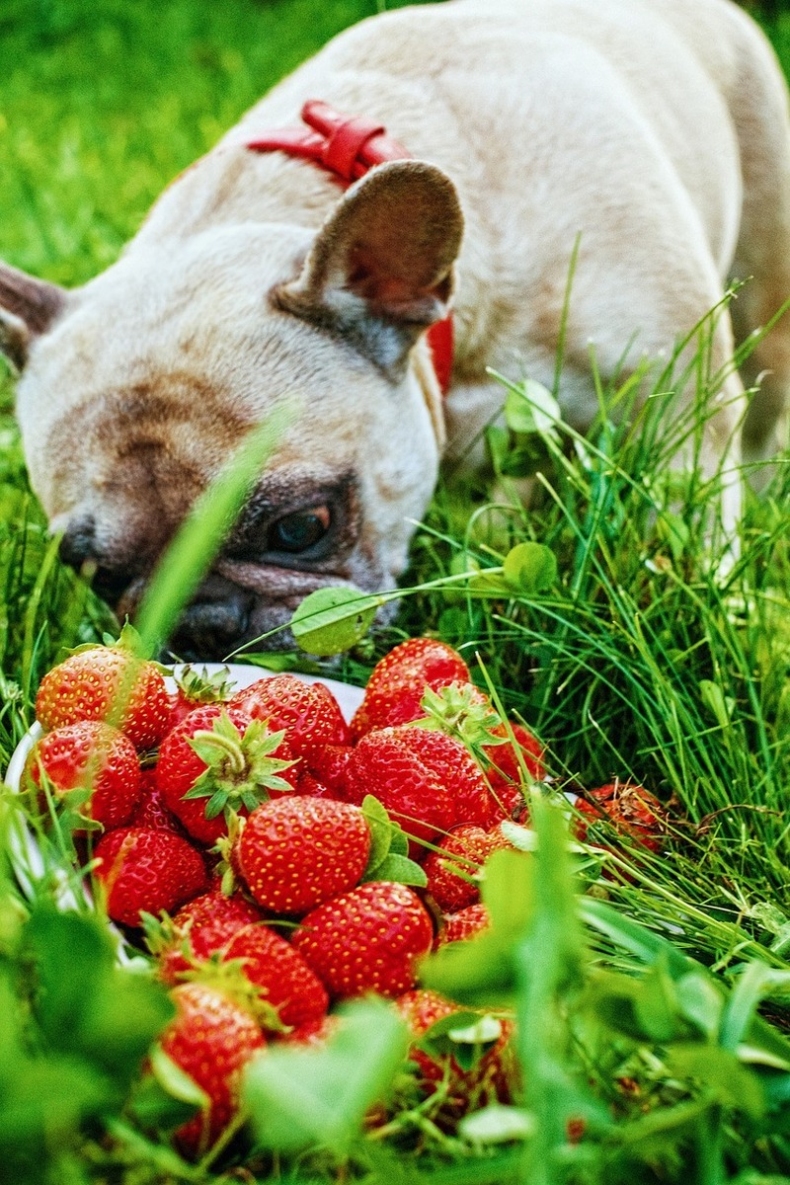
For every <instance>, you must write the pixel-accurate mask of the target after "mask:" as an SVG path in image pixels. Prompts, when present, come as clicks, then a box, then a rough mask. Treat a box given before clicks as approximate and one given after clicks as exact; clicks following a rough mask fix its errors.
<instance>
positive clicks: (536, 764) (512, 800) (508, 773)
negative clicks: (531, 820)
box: [482, 723, 546, 822]
mask: <svg viewBox="0 0 790 1185" xmlns="http://www.w3.org/2000/svg"><path fill="white" fill-rule="evenodd" d="M511 732H512V735H513V739H514V740H515V742H516V745H517V746H518V752H517V751H516V745H514V744H513V741H512V740H510V739H509V738H510V733H511ZM492 733H493V735H494V736H501V737H507V738H508V739H507V741H506V743H505V744H503V745H484V746H483V750H482V751H483V755H484V756H485V758H486V760H487V762H490V765H488V766H487V768H486V777H487V778H488V784H489V786H490V787H491V791H492V793H493V795H494V798H495V800H496V803H497V810H496V813H497V815H499V816H501V817H502V818H506V819H512V818H516V819H518V820H519V821H520V822H523V821H524V819H525V816H526V809H527V808H526V803H525V801H524V794H523V792H522V786H523V785H524V783H525V781H526V779H525V778H524V774H523V771H522V763H523V765H524V767H525V768H526V769H527V771H528V773H529V774H530V776H531V777H532V778H534V779H535V781H536V782H542V781H543V779H544V778H545V777H546V766H545V764H544V761H543V755H544V753H545V749H544V748H543V745H541V743H540V741H539V740H538V738H537V737H536V736H534V735H533V734H532V733H531V732H530V731H529V729H528V728H525V727H524V725H523V724H518V723H511V724H509V725H508V726H505V725H504V724H500V725H499V726H498V727H496V728H494V729H492Z"/></svg>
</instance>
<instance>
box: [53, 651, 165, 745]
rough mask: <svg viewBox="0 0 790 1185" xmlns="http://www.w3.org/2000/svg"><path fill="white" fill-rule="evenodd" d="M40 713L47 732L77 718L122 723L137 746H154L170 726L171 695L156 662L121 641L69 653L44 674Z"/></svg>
mask: <svg viewBox="0 0 790 1185" xmlns="http://www.w3.org/2000/svg"><path fill="white" fill-rule="evenodd" d="M119 697H122V698H123V699H124V700H125V703H123V704H122V703H121V702H120V698H119ZM116 701H118V702H116ZM36 716H37V718H38V720H39V721H40V723H41V726H42V728H44V730H45V731H47V732H49V731H50V730H51V729H53V728H60V727H61V726H62V725H64V724H76V722H77V721H78V720H103V721H107V722H109V723H110V724H113V725H115V724H117V726H118V727H119V728H120V729H121V731H122V732H124V733H125V734H126V736H128V738H129V740H130V741H131V742H132V744H133V745H134V746H135V748H136V749H138V750H143V749H150V748H152V747H153V746H154V745H156V744H158V742H159V741H160V740H161V738H162V736H163V735H164V732H165V729H166V728H167V721H168V718H169V716H170V696H169V695H168V692H167V687H166V686H165V681H164V678H163V676H162V674H161V672H160V671H159V669H158V667H156V665H155V664H154V663H151V662H144V661H142V660H141V659H138V658H136V657H135V656H134V654H133V653H132V652H131V651H130V650H129V649H128V648H125V647H123V646H122V645H118V646H94V647H91V648H90V649H88V650H79V651H77V653H76V654H72V655H70V656H69V657H68V658H67V659H66V660H65V661H64V662H62V663H60V664H59V665H58V666H56V667H53V668H52V670H51V671H49V673H48V674H46V675H45V676H44V678H43V679H42V680H41V686H40V687H39V689H38V695H37V696H36Z"/></svg>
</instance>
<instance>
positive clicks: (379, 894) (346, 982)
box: [292, 881, 433, 999]
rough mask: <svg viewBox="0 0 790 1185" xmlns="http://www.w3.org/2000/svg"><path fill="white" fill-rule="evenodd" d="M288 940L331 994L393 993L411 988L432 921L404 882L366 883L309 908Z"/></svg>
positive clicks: (429, 937)
mask: <svg viewBox="0 0 790 1185" xmlns="http://www.w3.org/2000/svg"><path fill="white" fill-rule="evenodd" d="M292 942H293V945H294V947H295V948H296V949H297V950H298V951H299V953H300V954H301V955H303V956H304V958H305V959H306V960H307V962H308V963H309V964H310V966H311V967H312V969H313V971H315V973H316V975H317V976H318V978H319V979H320V980H321V982H322V983H323V984H324V985H325V987H326V988H327V990H328V992H329V994H330V995H331V996H334V997H338V998H341V999H346V998H349V997H353V996H361V995H364V994H365V993H366V992H379V993H380V994H381V995H383V996H399V995H401V993H402V992H405V991H408V990H409V989H410V988H412V987H414V984H415V982H416V974H417V964H418V962H419V960H420V959H421V958H422V957H423V956H424V955H426V954H427V953H428V951H429V950H430V949H431V943H432V942H433V923H432V921H431V919H430V916H429V915H428V912H427V910H426V909H425V907H424V905H423V904H422V902H421V901H420V899H419V897H418V896H417V894H416V893H415V892H414V891H413V890H412V889H410V888H408V886H406V885H400V884H395V883H394V882H392V881H370V882H368V883H367V884H364V885H359V886H358V887H357V888H356V889H352V890H351V892H349V893H343V894H341V895H340V896H339V897H334V898H333V899H332V900H331V901H327V902H325V903H324V904H323V905H319V906H318V908H317V909H314V910H312V912H311V913H309V914H307V916H306V917H305V918H303V919H302V924H301V926H300V927H299V928H298V929H297V930H296V932H295V933H294V936H293V939H292Z"/></svg>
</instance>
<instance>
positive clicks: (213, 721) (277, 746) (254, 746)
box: [157, 704, 296, 844]
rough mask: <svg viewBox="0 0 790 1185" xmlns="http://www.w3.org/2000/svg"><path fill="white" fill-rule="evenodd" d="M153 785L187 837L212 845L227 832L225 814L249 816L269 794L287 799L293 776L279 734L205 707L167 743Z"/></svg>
mask: <svg viewBox="0 0 790 1185" xmlns="http://www.w3.org/2000/svg"><path fill="white" fill-rule="evenodd" d="M157 785H158V786H159V789H160V790H161V791H162V794H163V795H164V799H165V802H166V803H167V805H168V807H169V809H170V810H171V811H172V812H173V814H174V815H176V816H177V817H178V818H179V819H180V820H181V822H182V823H183V824H184V826H185V827H186V829H187V831H188V832H189V834H190V835H191V836H193V837H194V838H195V839H197V840H200V842H201V843H204V844H215V843H216V842H217V840H218V839H219V838H220V837H221V836H223V835H225V834H226V832H227V818H226V814H225V811H226V808H227V809H232V810H235V811H236V812H238V813H240V814H247V812H248V811H249V810H252V809H253V808H254V807H255V806H257V804H258V803H259V802H262V801H263V800H264V799H266V798H268V797H269V794H270V793H278V792H282V791H287V792H288V793H290V792H291V791H292V790H293V788H294V786H295V785H296V773H295V770H294V765H293V755H292V753H291V750H290V748H289V747H288V745H287V744H286V743H285V742H284V741H283V739H282V734H278V733H269V732H268V731H267V729H266V727H265V725H263V724H262V723H261V722H260V721H256V722H252V721H251V720H250V717H249V716H248V715H247V714H246V713H245V712H242V711H241V710H240V709H239V708H233V707H231V706H230V705H228V706H226V705H224V704H207V705H206V706H205V707H204V708H195V710H194V712H190V714H189V715H188V716H187V717H186V719H184V720H182V722H181V723H180V724H179V725H177V726H176V727H175V728H174V729H173V731H172V732H170V733H168V735H167V736H166V737H165V739H164V741H163V742H162V747H161V749H160V750H159V764H158V766H157Z"/></svg>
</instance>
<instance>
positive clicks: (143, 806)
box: [131, 766, 185, 835]
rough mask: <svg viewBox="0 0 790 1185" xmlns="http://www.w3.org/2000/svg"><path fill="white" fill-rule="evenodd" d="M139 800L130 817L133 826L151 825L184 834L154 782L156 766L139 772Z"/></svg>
mask: <svg viewBox="0 0 790 1185" xmlns="http://www.w3.org/2000/svg"><path fill="white" fill-rule="evenodd" d="M141 785H142V790H141V792H140V801H139V802H138V804H137V806H136V807H135V811H134V814H133V815H132V818H131V825H132V826H133V827H152V828H153V829H154V831H172V832H174V833H175V834H176V835H184V834H185V832H184V828H183V827H182V826H181V824H180V823H179V821H178V819H177V818H176V817H175V815H174V814H173V812H172V811H171V810H170V808H169V807H168V805H167V803H166V802H165V799H164V795H163V794H162V791H161V790H160V789H159V787H158V785H157V784H156V766H154V767H153V768H151V769H144V770H142V772H141Z"/></svg>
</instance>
